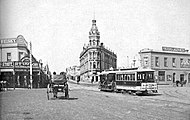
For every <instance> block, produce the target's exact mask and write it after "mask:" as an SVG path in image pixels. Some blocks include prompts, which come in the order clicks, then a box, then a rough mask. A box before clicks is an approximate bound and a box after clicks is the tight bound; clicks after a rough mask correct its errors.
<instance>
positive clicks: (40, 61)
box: [38, 59, 43, 88]
mask: <svg viewBox="0 0 190 120" xmlns="http://www.w3.org/2000/svg"><path fill="white" fill-rule="evenodd" d="M42 64H43V63H42V60H41V59H40V60H39V79H38V88H39V87H40V81H41V70H42Z"/></svg>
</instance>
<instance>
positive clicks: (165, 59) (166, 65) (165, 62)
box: [164, 58, 168, 67]
mask: <svg viewBox="0 0 190 120" xmlns="http://www.w3.org/2000/svg"><path fill="white" fill-rule="evenodd" d="M164 67H168V58H164Z"/></svg>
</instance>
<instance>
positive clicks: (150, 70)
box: [99, 69, 155, 75]
mask: <svg viewBox="0 0 190 120" xmlns="http://www.w3.org/2000/svg"><path fill="white" fill-rule="evenodd" d="M154 71H155V70H153V69H137V70H117V71H103V72H101V73H99V75H103V74H110V73H119V74H122V73H134V72H154Z"/></svg>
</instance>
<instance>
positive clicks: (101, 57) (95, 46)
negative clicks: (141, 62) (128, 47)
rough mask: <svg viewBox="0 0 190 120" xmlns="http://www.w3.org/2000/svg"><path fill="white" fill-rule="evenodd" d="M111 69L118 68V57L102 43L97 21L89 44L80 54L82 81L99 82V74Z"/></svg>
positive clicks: (93, 26)
mask: <svg viewBox="0 0 190 120" xmlns="http://www.w3.org/2000/svg"><path fill="white" fill-rule="evenodd" d="M110 68H113V69H115V68H117V55H116V54H115V53H114V52H112V51H111V50H109V49H107V48H105V46H104V44H103V43H100V32H99V31H98V28H97V26H96V20H92V27H91V30H90V32H89V43H88V45H87V46H84V47H83V50H82V52H81V54H80V79H81V80H87V81H91V82H93V81H98V80H99V76H98V73H100V72H101V71H103V70H106V69H110Z"/></svg>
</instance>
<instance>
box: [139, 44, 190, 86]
mask: <svg viewBox="0 0 190 120" xmlns="http://www.w3.org/2000/svg"><path fill="white" fill-rule="evenodd" d="M139 54H140V57H141V67H142V68H151V69H153V70H155V76H156V78H157V80H158V83H160V84H171V83H174V82H176V81H177V80H179V81H185V80H187V83H190V53H189V52H188V50H186V49H184V48H173V47H162V51H154V50H152V49H143V50H141V51H140V52H139Z"/></svg>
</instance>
